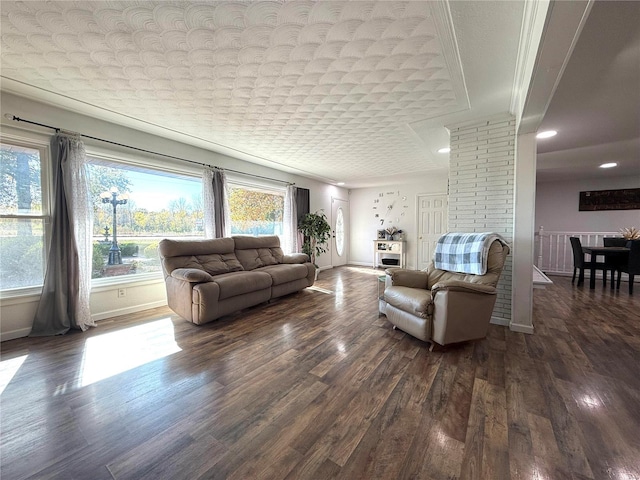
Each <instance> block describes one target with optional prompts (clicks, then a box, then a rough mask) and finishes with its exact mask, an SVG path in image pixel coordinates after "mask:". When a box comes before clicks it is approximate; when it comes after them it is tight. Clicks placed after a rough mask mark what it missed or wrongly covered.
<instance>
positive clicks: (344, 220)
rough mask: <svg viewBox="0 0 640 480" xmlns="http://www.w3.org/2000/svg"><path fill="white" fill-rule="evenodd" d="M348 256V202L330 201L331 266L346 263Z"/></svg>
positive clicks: (335, 199) (337, 199)
mask: <svg viewBox="0 0 640 480" xmlns="http://www.w3.org/2000/svg"><path fill="white" fill-rule="evenodd" d="M348 256H349V202H347V201H345V200H340V199H339V198H332V199H331V265H333V266H334V267H338V266H340V265H345V264H346V263H347V257H348Z"/></svg>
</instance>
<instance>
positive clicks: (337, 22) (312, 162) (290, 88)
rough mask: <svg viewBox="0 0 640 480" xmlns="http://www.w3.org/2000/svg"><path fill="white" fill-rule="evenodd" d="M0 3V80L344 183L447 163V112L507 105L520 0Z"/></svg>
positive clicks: (71, 105)
mask: <svg viewBox="0 0 640 480" xmlns="http://www.w3.org/2000/svg"><path fill="white" fill-rule="evenodd" d="M0 5H1V7H0V8H1V11H0V13H1V20H2V24H1V27H2V36H1V42H2V43H1V47H2V65H1V67H2V80H3V84H2V86H3V89H4V90H7V91H12V92H13V93H18V94H21V95H29V96H31V97H34V98H36V99H40V100H44V101H47V102H49V103H55V104H57V105H60V106H63V107H66V108H70V109H73V110H76V111H81V112H83V113H90V114H92V115H94V116H99V117H102V118H105V119H109V120H111V121H113V118H114V114H116V119H117V121H118V123H122V124H125V125H129V126H134V127H136V128H140V129H145V130H148V129H149V128H152V127H153V128H154V131H157V130H156V129H155V128H156V127H162V128H164V129H166V131H167V135H170V136H172V137H174V138H177V139H180V140H182V141H186V142H193V141H198V143H199V144H202V141H203V140H204V141H205V142H206V143H207V144H208V146H209V148H211V149H213V150H218V151H221V152H223V153H232V154H234V155H236V156H240V157H241V158H246V159H250V160H253V161H256V162H258V163H262V164H267V165H271V166H274V167H276V168H285V169H288V170H290V171H294V172H297V173H302V174H306V175H309V176H312V177H316V178H321V179H324V180H328V181H333V182H336V181H344V182H347V186H352V187H355V186H362V185H365V184H371V183H376V182H381V181H382V182H384V181H388V179H389V178H390V177H393V178H400V177H402V176H409V177H412V178H415V176H416V175H418V174H423V173H425V172H429V171H432V170H442V169H446V168H447V163H448V158H447V156H446V155H442V154H438V153H436V150H437V149H438V148H440V147H442V146H445V145H446V144H447V143H448V139H447V134H446V131H445V129H444V128H443V122H444V120H445V119H450V118H459V119H465V118H469V116H470V115H471V116H473V115H475V116H482V115H486V114H492V113H497V112H506V111H508V108H509V104H510V100H511V91H512V86H513V76H514V72H515V61H516V56H517V47H518V45H517V41H513V40H512V41H510V42H503V41H502V40H501V39H502V38H503V37H502V36H503V35H505V34H509V35H511V36H512V39H513V38H515V39H517V38H518V35H519V32H520V23H521V17H522V8H523V6H522V4H521V3H520V2H512V3H505V2H481V3H478V4H476V3H474V2H454V3H452V4H451V5H449V4H448V3H446V2H440V1H438V2H436V1H428V2H427V1H422V2H418V1H412V2H393V1H382V2H345V1H339V2H302V1H294V2H286V3H280V2H266V1H260V2H224V3H223V2H171V3H169V2H163V1H160V2H151V1H144V2H140V1H124V2H94V1H76V2H59V1H53V2H46V3H45V2H12V1H5V0H3V1H2V2H1V4H0ZM457 112H458V113H461V114H462V116H460V115H458V116H457V117H456V113H457ZM18 116H19V115H18ZM431 119H437V120H436V122H435V124H434V123H433V122H432V123H430V122H429V120H431ZM34 120H36V121H37V119H34ZM62 127H64V126H62Z"/></svg>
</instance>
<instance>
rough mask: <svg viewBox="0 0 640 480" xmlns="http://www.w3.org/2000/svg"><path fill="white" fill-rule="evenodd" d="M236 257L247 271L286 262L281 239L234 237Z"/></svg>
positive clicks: (272, 237) (275, 237)
mask: <svg viewBox="0 0 640 480" xmlns="http://www.w3.org/2000/svg"><path fill="white" fill-rule="evenodd" d="M233 240H234V242H235V253H236V257H238V260H239V261H240V263H241V264H242V266H243V268H244V269H245V270H254V269H256V268H260V267H264V266H267V265H276V264H279V263H282V262H283V260H284V253H283V252H282V249H281V248H280V238H278V237H277V236H275V235H271V236H268V237H246V236H236V237H233Z"/></svg>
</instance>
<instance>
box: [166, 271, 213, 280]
mask: <svg viewBox="0 0 640 480" xmlns="http://www.w3.org/2000/svg"><path fill="white" fill-rule="evenodd" d="M171 276H172V277H173V278H177V279H178V280H183V281H185V282H189V283H202V282H212V281H213V277H212V276H211V275H209V274H208V273H207V272H205V271H204V270H198V269H197V268H176V269H175V270H173V271H172V272H171Z"/></svg>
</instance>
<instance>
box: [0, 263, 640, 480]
mask: <svg viewBox="0 0 640 480" xmlns="http://www.w3.org/2000/svg"><path fill="white" fill-rule="evenodd" d="M379 274H380V272H375V271H373V270H371V269H368V268H358V267H342V268H338V269H334V270H332V271H324V272H322V273H321V274H320V280H319V281H318V282H317V284H316V287H317V288H315V289H311V290H306V291H303V292H300V293H298V294H295V295H292V296H289V297H286V298H284V299H281V300H279V301H277V302H274V303H271V304H265V305H261V306H259V307H257V308H253V309H249V310H247V311H244V312H241V313H239V314H236V315H234V316H232V317H227V318H224V319H222V320H220V321H216V322H214V323H212V324H209V325H206V326H203V327H196V326H193V325H191V324H188V323H187V322H185V321H183V320H181V319H179V318H177V317H176V316H174V315H173V314H172V313H171V312H170V311H169V310H168V309H166V308H161V309H156V310H151V311H147V312H144V313H142V314H137V315H131V316H127V317H120V318H116V319H113V320H111V321H102V322H100V323H99V327H98V328H94V329H92V330H90V331H89V332H87V333H84V334H81V333H73V334H68V335H65V336H63V337H56V338H45V339H42V338H40V339H19V340H14V341H10V342H5V343H3V344H2V346H1V347H2V356H1V359H2V368H1V369H0V375H1V377H0V380H2V384H3V385H4V384H6V388H5V389H4V391H3V393H2V397H1V400H2V404H1V407H2V410H1V427H2V432H1V441H2V445H1V458H0V461H1V471H0V473H1V478H2V479H3V480H5V479H6V480H16V479H23V478H37V479H50V478H51V479H90V480H100V479H112V478H115V479H136V480H139V479H190V480H192V479H198V478H212V479H213V478H228V479H296V480H297V479H314V480H322V479H329V478H343V479H396V478H398V479H399V478H413V479H434V480H435V479H452V478H465V479H471V478H474V479H497V480H506V479H514V480H515V479H523V480H524V479H526V480H530V479H547V480H557V479H571V478H572V479H625V480H628V479H637V478H639V477H640V295H635V297H632V296H629V295H628V293H627V290H626V288H621V289H620V291H619V292H613V293H612V292H611V291H610V290H609V289H601V288H596V290H594V291H590V290H589V289H588V288H585V287H574V286H572V285H571V284H570V281H569V279H567V278H557V277H556V278H553V280H554V281H555V285H553V286H552V287H551V288H548V289H547V290H539V291H538V290H537V291H535V309H534V310H535V312H534V313H535V328H536V334H535V335H523V334H520V333H514V332H511V331H509V330H508V329H506V328H504V327H498V326H492V327H491V329H490V334H489V337H488V338H487V339H485V340H482V341H478V342H472V343H466V344H461V345H457V346H453V347H449V348H446V349H443V348H439V349H438V348H437V349H436V350H435V351H433V352H429V350H428V348H427V345H425V344H423V343H421V342H420V341H418V340H415V339H413V338H411V337H409V336H407V335H405V334H404V333H402V332H400V331H394V330H392V329H391V325H390V324H389V323H388V322H387V321H386V320H385V318H384V317H378V315H377V302H376V296H377V287H378V285H377V275H379Z"/></svg>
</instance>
